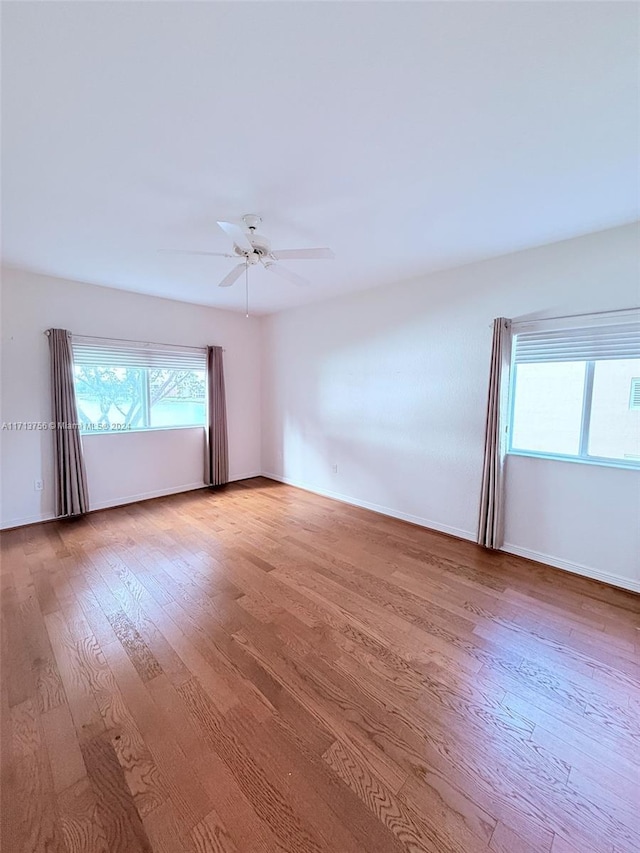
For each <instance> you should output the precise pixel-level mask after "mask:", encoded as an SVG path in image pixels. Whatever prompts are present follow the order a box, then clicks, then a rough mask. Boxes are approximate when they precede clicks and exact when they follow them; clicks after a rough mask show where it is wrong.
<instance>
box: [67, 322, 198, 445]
mask: <svg viewBox="0 0 640 853" xmlns="http://www.w3.org/2000/svg"><path fill="white" fill-rule="evenodd" d="M75 343H78V344H79V345H80V346H82V345H83V344H90V345H95V346H96V347H98V348H99V349H102V348H104V351H105V353H107V354H108V357H110V360H109V358H107V360H105V361H104V362H101V361H100V359H99V356H98V357H97V358H96V360H95V361H90V362H88V361H82V360H81V361H80V362H79V363H78V362H76V360H75V349H74V363H73V368H74V377H73V381H74V390H75V392H76V412H77V417H78V424H79V432H80V435H81V436H83V437H84V436H87V435H119V434H131V433H134V432H158V431H167V430H177V429H179V430H182V429H206V426H207V405H208V404H207V392H206V387H207V385H206V380H207V361H206V349H205V348H204V347H202V348H200V347H178V346H175V345H169V344H163V345H154V344H148V343H142V342H140V343H139V342H135V341H121V342H120V341H116V340H114V339H103V338H86V337H75V336H74V339H73V340H72V345H73V344H75ZM118 344H120V346H118ZM147 348H149V349H153V355H154V356H155V357H156V358H157V357H158V354H159V355H160V359H159V361H156V362H150V363H148V364H142V363H141V364H134V365H132V364H127V363H126V354H131V352H132V351H134V352H135V351H139V352H145V350H147ZM118 350H121V351H122V354H123V360H124V362H125V363H123V364H121V365H120V364H117V352H118ZM164 353H166V357H167V359H168V361H169V362H174V363H173V364H171V363H169V364H167V365H166V366H163V364H162V356H163V354H164ZM176 353H178V354H187V355H190V356H191V357H194V354H196V353H197V356H198V360H199V356H200V354H202V365H201V366H200V365H199V364H198V365H195V364H193V363H190V362H188V363H185V365H184V367H182V366H179V364H176V363H175V358H176ZM114 354H116V355H115V359H116V361H115V362H114V358H113V356H114ZM86 364H90V365H91V366H93V367H116V368H122V369H134V370H139V371H140V374H141V376H140V385H141V388H140V401H141V407H142V412H143V420H144V422H145V425H144V426H129V427H124V426H123V427H122V428H120V429H85V428H84V427H83V425H82V422H81V419H80V415H79V400H78V393H77V377H76V375H75V374H76V368H77V367H82V366H84V365H86ZM154 369H160V370H175V371H180V370H184V371H196V370H197V371H200V370H202V371H203V373H204V382H205V387H204V399H203V403H204V413H203V417H202V421H201V422H200V423H189V424H167V425H162V426H153V425H151V423H150V419H151V410H152V405H151V403H150V394H151V383H150V372H151V371H152V370H154ZM142 386H143V387H142ZM95 423H102V421H95ZM105 423H106V421H105Z"/></svg>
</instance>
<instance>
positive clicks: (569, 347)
mask: <svg viewBox="0 0 640 853" xmlns="http://www.w3.org/2000/svg"><path fill="white" fill-rule="evenodd" d="M620 358H640V323H638V322H628V323H618V324H612V325H608V326H607V325H602V326H597V325H594V326H583V327H581V328H571V329H550V330H541V331H535V332H522V333H520V334H516V336H515V348H514V362H515V363H516V364H531V363H532V362H541V361H606V360H611V359H620Z"/></svg>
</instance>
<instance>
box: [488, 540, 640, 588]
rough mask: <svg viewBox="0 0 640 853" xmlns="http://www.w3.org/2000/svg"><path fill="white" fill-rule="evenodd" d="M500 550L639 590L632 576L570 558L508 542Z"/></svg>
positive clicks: (564, 570) (612, 584)
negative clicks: (562, 557) (587, 564)
mask: <svg viewBox="0 0 640 853" xmlns="http://www.w3.org/2000/svg"><path fill="white" fill-rule="evenodd" d="M501 550H502V551H504V552H505V553H507V554H514V555H515V556H516V557H526V558H527V560H533V561H534V562H535V563H544V564H545V565H547V566H553V568H554V569H562V571H563V572H571V574H574V575H581V576H582V577H585V578H591V579H592V580H596V581H601V582H602V583H607V584H609V585H610V586H617V587H621V588H622V589H626V590H629V592H640V581H638V580H634V579H633V578H625V577H621V576H620V575H613V574H611V573H610V572H603V571H600V569H593V568H591V566H583V565H582V564H581V563H573V562H571V561H570V560H563V559H561V558H560V557H554V556H552V555H551V554H541V553H540V552H539V551H532V550H531V549H529V548H521V547H520V546H519V545H511V544H510V543H508V542H506V543H505V544H504V545H503V546H502V548H501Z"/></svg>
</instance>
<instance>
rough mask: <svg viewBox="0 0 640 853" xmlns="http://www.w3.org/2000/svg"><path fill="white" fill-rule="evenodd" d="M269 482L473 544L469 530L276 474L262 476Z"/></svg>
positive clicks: (473, 537) (472, 535)
mask: <svg viewBox="0 0 640 853" xmlns="http://www.w3.org/2000/svg"><path fill="white" fill-rule="evenodd" d="M262 476H263V477H266V478H267V479H269V480H277V482H278V483H285V484H286V485H287V486H295V487H296V488H297V489H302V490H303V491H304V492H311V493H312V494H314V495H322V496H323V497H325V498H332V499H333V500H334V501H340V502H341V503H344V504H350V505H351V506H358V507H361V508H362V509H370V510H372V511H373V512H379V513H380V514H381V515H388V516H389V517H390V518H397V519H399V520H400V521H410V522H411V523H412V524H417V525H418V526H420V527H426V528H428V529H429V530H437V531H438V532H439V533H448V534H449V536H456V537H457V538H458V539H468V540H469V541H471V542H475V538H476V537H475V534H474V533H472V532H471V531H469V530H462V529H461V528H460V527H452V526H451V525H449V524H441V523H440V522H439V521H432V520H431V519H430V518H422V516H419V515H411V513H408V512H398V510H395V509H391V507H388V506H381V505H380V504H374V503H371V502H370V501H361V500H359V499H358V498H352V497H349V496H348V495H342V494H340V493H339V492H332V491H330V490H329V489H311V488H310V487H309V486H303V485H302V484H301V483H297V482H295V481H294V480H290V479H289V478H288V477H280V476H279V475H278V474H265V473H263V474H262Z"/></svg>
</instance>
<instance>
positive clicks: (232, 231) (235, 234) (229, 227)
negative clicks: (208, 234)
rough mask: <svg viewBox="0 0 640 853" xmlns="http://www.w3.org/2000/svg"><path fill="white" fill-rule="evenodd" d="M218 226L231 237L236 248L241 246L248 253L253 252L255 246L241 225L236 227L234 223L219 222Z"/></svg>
mask: <svg viewBox="0 0 640 853" xmlns="http://www.w3.org/2000/svg"><path fill="white" fill-rule="evenodd" d="M218 225H219V226H220V228H222V230H223V231H224V233H225V234H226V235H227V237H231V239H232V240H233V242H234V243H235V244H236V246H240V248H241V249H244V250H245V251H246V252H253V246H252V245H251V242H250V240H249V238H248V237H247V235H246V234H245V233H244V231H243V230H242V228H240V226H239V225H234V224H233V222H218Z"/></svg>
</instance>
